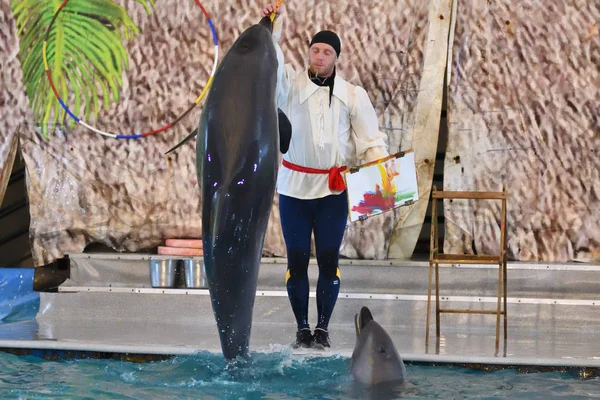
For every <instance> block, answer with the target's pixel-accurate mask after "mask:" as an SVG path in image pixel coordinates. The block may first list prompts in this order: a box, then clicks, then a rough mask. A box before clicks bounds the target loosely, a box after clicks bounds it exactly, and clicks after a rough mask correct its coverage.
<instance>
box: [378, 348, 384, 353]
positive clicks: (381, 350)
mask: <svg viewBox="0 0 600 400" xmlns="http://www.w3.org/2000/svg"><path fill="white" fill-rule="evenodd" d="M377 352H378V353H382V354H383V353H385V349H384V348H383V347H379V348H377Z"/></svg>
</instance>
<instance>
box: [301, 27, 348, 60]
mask: <svg viewBox="0 0 600 400" xmlns="http://www.w3.org/2000/svg"><path fill="white" fill-rule="evenodd" d="M315 43H325V44H328V45H330V46H331V47H333V49H334V50H335V52H336V54H337V56H338V57H339V56H340V52H341V51H342V44H341V42H340V38H339V37H338V35H336V34H335V33H334V32H332V31H327V30H325V31H321V32H319V33H317V34H316V35H315V36H314V37H313V38H312V40H311V41H310V46H308V47H312V45H313V44H315Z"/></svg>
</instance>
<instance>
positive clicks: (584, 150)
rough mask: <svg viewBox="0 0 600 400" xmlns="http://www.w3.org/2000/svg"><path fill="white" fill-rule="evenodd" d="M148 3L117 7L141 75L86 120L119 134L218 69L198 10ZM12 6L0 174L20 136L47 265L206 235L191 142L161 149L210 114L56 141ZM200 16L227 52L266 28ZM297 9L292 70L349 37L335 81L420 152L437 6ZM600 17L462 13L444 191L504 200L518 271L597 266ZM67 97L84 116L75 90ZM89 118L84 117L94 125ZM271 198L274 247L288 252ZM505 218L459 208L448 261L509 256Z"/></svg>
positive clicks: (594, 11)
mask: <svg viewBox="0 0 600 400" xmlns="http://www.w3.org/2000/svg"><path fill="white" fill-rule="evenodd" d="M40 1H44V2H46V3H48V2H49V1H50V0H40ZM71 1H76V0H71ZM141 2H143V1H142V0H139V1H134V0H122V1H119V4H121V5H123V6H124V8H125V10H126V11H127V13H128V14H129V16H130V17H131V19H132V21H133V22H134V23H135V24H136V25H137V26H138V27H139V29H140V32H139V33H138V34H137V35H136V36H135V37H134V38H133V39H132V40H130V41H127V42H124V45H125V48H126V51H127V54H128V58H129V62H130V68H129V69H128V70H127V71H125V72H124V73H123V74H122V79H123V83H122V87H121V88H120V98H119V100H118V101H117V102H115V101H112V100H110V101H109V102H108V105H109V107H108V109H103V108H102V109H101V110H100V111H99V113H98V116H97V118H93V117H92V118H90V120H89V122H90V123H92V124H93V125H95V126H97V127H99V128H101V129H103V130H106V131H109V132H119V133H124V134H128V133H133V132H140V131H148V130H151V129H154V128H157V127H160V126H163V125H164V124H165V123H167V122H169V121H172V120H173V119H174V118H175V117H176V116H178V115H179V114H181V113H182V112H183V111H184V110H186V109H187V107H188V106H189V105H190V103H191V102H192V101H193V100H194V99H195V98H196V97H197V96H198V94H199V93H200V92H201V90H202V88H203V87H204V85H205V83H206V80H207V78H208V76H209V73H210V69H211V67H212V60H213V47H212V39H211V35H210V31H209V29H208V25H207V23H206V20H205V18H204V17H203V15H202V13H201V10H200V9H199V8H198V6H197V5H196V4H195V3H194V1H193V0H157V1H156V5H155V7H154V8H152V9H151V13H150V14H148V13H147V11H146V10H145V9H144V7H143V5H142V4H141ZM11 3H13V0H10V1H9V0H0V20H1V22H2V24H1V26H0V33H1V34H0V52H1V54H2V59H1V60H0V63H1V64H0V65H1V67H2V70H1V72H0V74H1V77H2V87H1V88H0V118H1V122H0V140H1V142H0V179H3V181H2V182H4V180H5V178H6V173H7V168H9V167H8V166H7V165H8V164H9V162H8V161H9V158H10V155H11V154H13V153H12V151H14V148H15V140H14V138H15V137H16V136H15V135H18V136H19V138H20V141H21V146H22V151H23V156H24V160H25V163H26V167H27V187H28V193H29V196H30V209H31V217H32V218H31V221H32V222H31V241H32V250H33V255H34V262H35V264H36V265H41V264H45V263H47V262H50V261H52V260H54V259H56V258H59V257H61V256H62V255H63V254H64V253H67V252H80V251H82V250H83V249H84V248H85V246H86V245H87V244H89V243H92V242H102V243H105V244H108V245H110V246H113V247H114V248H115V249H118V250H123V251H136V250H139V249H143V248H148V247H153V246H156V245H158V244H160V242H161V241H162V240H164V239H165V238H168V237H199V236H200V233H201V220H200V208H201V205H200V203H199V193H198V187H197V182H196V175H195V152H194V148H195V147H194V143H189V144H186V145H185V146H183V147H182V148H180V149H179V150H178V151H177V152H176V153H174V154H171V155H169V156H165V155H164V152H165V151H166V150H168V149H169V148H170V147H171V146H172V145H173V144H175V143H177V142H178V141H179V140H180V139H181V138H183V137H184V136H185V135H187V133H189V132H190V131H191V130H192V129H194V127H195V126H196V125H197V122H198V118H199V116H200V113H201V105H200V106H198V107H197V108H196V109H194V111H193V112H192V113H190V115H189V116H188V117H187V118H185V119H184V120H183V121H182V122H181V123H180V124H179V125H177V126H176V127H175V128H174V129H171V130H169V131H167V132H164V133H161V134H158V135H155V136H153V137H150V138H146V139H141V140H129V141H122V140H115V139H109V138H104V137H102V136H99V135H97V134H95V133H92V132H90V131H87V130H84V129H81V128H80V127H78V126H76V127H75V128H74V129H70V128H68V127H67V128H64V127H60V126H52V132H53V134H52V136H51V138H50V139H49V140H47V141H46V140H45V139H43V138H42V137H41V136H40V135H39V133H38V131H37V130H36V128H35V123H34V122H35V121H34V117H33V114H32V111H31V109H30V107H31V105H30V102H29V100H28V99H27V96H26V93H25V84H24V82H23V79H24V78H23V72H22V71H21V63H20V59H19V58H17V54H18V45H19V40H20V39H22V37H21V38H19V37H17V33H16V28H15V24H14V17H13V16H12V14H11V11H10V4H11ZM17 3H18V2H17ZM203 4H204V5H205V7H206V8H207V10H208V11H209V12H210V13H211V14H212V17H213V20H214V23H215V26H216V29H217V32H218V35H219V42H220V49H221V57H222V56H223V55H224V54H225V52H226V51H227V49H228V48H229V46H230V45H231V44H232V43H233V41H234V40H235V38H236V37H237V36H238V35H239V34H240V33H241V32H242V31H243V30H244V29H245V28H247V27H248V26H250V25H251V24H252V23H255V22H257V21H258V19H259V12H260V11H259V10H260V8H261V7H262V6H263V3H262V2H258V1H254V0H251V1H250V0H243V1H242V0H228V1H217V0H210V1H205V2H203ZM286 4H287V8H288V19H287V21H286V27H285V35H284V37H283V39H282V42H281V44H282V48H283V51H284V54H285V55H286V61H287V62H291V63H292V64H293V65H294V66H295V67H296V68H302V67H304V65H305V63H306V55H307V44H308V41H309V39H310V37H311V36H312V34H313V33H314V32H316V31H317V30H320V29H325V28H329V29H334V30H337V31H338V32H339V33H340V36H341V37H342V41H343V49H342V56H341V60H340V67H339V70H340V73H341V74H342V75H343V76H344V77H346V78H347V79H348V80H350V81H351V82H353V83H356V84H360V85H362V86H364V87H365V89H366V90H367V92H368V93H369V95H370V97H371V100H372V101H373V103H374V105H375V107H376V110H377V113H378V115H379V120H380V124H381V130H382V131H384V132H386V133H387V134H388V136H389V145H390V150H392V151H394V150H396V149H397V148H401V149H403V150H405V149H408V148H411V147H412V143H413V139H414V138H413V129H414V126H413V124H414V110H415V106H416V101H417V96H418V92H419V87H420V77H421V71H422V68H423V65H422V64H423V50H424V44H425V43H426V33H427V26H428V18H427V11H428V6H429V2H428V1H421V0H379V1H376V2H366V1H359V0H336V1H327V2H325V1H318V0H308V1H300V0H287V1H286ZM598 8H599V5H598V2H585V1H572V0H548V1H544V2H542V1H539V0H537V1H533V0H525V1H521V2H518V3H517V4H515V2H510V1H508V0H502V1H494V2H489V1H488V2H485V1H473V0H460V1H458V4H457V11H458V13H457V16H456V29H455V32H454V39H453V42H452V45H453V51H452V52H451V54H452V63H451V66H452V69H451V72H452V77H451V81H450V82H449V88H448V120H449V124H450V125H449V138H448V149H447V155H446V160H445V172H444V174H445V175H444V186H445V188H446V189H449V190H499V189H501V187H502V185H504V186H505V187H506V188H507V190H508V191H509V195H510V200H509V236H508V242H509V257H510V258H511V259H517V260H540V261H542V260H544V261H552V260H560V261H566V260H572V259H580V260H584V261H586V260H590V259H591V258H593V257H594V254H596V256H597V254H598V251H600V241H599V239H598V238H600V231H599V228H598V226H600V209H599V204H600V200H599V198H600V193H599V192H600V177H599V171H600V161H599V156H598V152H599V151H600V135H599V130H600V129H599V128H600V122H599V119H598V111H599V104H598V99H599V98H600V96H599V95H600V93H599V90H600V81H599V79H600V78H599V75H598V70H599V66H600V54H599V52H600V50H599V47H600V46H599V41H600V39H599V33H598V31H599V27H598V20H599V19H600V12H599V9H598ZM365 11H368V13H366V12H365ZM40 79H41V80H43V79H45V78H44V77H43V76H42V77H41V78H40ZM40 82H41V81H40ZM34 83H35V82H34ZM98 88H100V86H97V89H98ZM103 100H104V97H103V96H102V95H101V96H100V103H102V101H103ZM67 102H68V104H69V105H70V106H71V107H74V98H73V96H71V97H70V98H69V99H68V100H67ZM84 107H85V105H84V104H82V106H81V107H80V109H79V110H75V112H76V113H78V114H80V115H82V113H83V110H84ZM1 195H2V185H0V199H1V197H2V196H1ZM274 200H275V201H274V206H273V212H272V215H271V220H270V223H269V228H268V233H267V239H266V242H265V248H264V251H265V254H266V255H276V256H285V247H284V243H283V238H282V235H281V228H280V225H279V213H278V205H277V199H276V198H275V199H274ZM497 211H499V208H498V207H496V206H488V205H480V204H478V203H477V204H476V203H464V202H454V203H452V204H450V203H446V206H445V216H446V220H447V232H446V234H447V236H446V240H445V246H444V250H445V251H447V252H460V251H466V252H480V253H486V252H496V251H497V247H496V246H495V243H496V242H497V240H498V239H499V228H498V226H497V225H498V219H497V218H496V214H497ZM406 212H407V209H406V208H404V209H403V210H398V211H396V212H394V213H388V214H386V215H385V216H382V217H377V218H373V219H370V220H368V221H366V222H365V223H362V224H361V223H359V224H353V225H351V226H349V228H348V230H347V232H346V237H345V240H344V243H343V247H342V254H343V255H344V256H347V257H353V258H363V257H364V258H378V259H381V258H385V257H387V255H388V253H390V254H391V253H393V250H394V249H393V248H390V246H392V247H393V246H394V244H390V243H391V240H390V239H391V237H392V235H393V234H394V232H396V231H397V230H398V229H399V228H401V226H402V223H403V216H405V215H406Z"/></svg>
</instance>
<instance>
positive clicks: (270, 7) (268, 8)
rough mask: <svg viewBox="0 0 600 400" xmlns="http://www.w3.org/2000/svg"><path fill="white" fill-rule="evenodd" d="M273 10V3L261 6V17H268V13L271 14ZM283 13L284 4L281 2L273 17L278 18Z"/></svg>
mask: <svg viewBox="0 0 600 400" xmlns="http://www.w3.org/2000/svg"><path fill="white" fill-rule="evenodd" d="M273 11H275V3H272V4H267V5H266V6H265V8H263V10H262V13H261V14H262V16H263V17H268V16H269V15H271V14H272V13H273ZM284 13H285V6H284V5H283V3H281V5H280V6H279V8H278V9H277V13H276V14H275V17H276V18H280V17H281V16H282V15H283V14H284Z"/></svg>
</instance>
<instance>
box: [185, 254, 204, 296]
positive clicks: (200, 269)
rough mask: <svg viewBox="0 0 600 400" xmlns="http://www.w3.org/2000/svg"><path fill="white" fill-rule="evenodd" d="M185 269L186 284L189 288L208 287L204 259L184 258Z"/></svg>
mask: <svg viewBox="0 0 600 400" xmlns="http://www.w3.org/2000/svg"><path fill="white" fill-rule="evenodd" d="M183 270H184V271H185V272H184V273H185V286H186V287H187V288H195V289H200V288H207V287H208V284H207V282H206V272H205V271H204V261H203V260H193V259H191V258H188V259H185V260H183Z"/></svg>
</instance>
